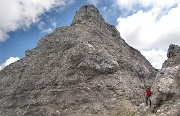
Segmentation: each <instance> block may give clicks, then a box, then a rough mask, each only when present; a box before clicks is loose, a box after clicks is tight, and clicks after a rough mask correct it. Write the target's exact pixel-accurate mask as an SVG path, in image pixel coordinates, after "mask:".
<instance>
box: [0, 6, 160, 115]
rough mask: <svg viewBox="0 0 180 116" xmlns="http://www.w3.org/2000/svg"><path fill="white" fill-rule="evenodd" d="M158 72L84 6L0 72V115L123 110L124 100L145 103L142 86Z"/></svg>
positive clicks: (97, 13) (94, 112)
mask: <svg viewBox="0 0 180 116" xmlns="http://www.w3.org/2000/svg"><path fill="white" fill-rule="evenodd" d="M156 73H157V72H156V70H155V69H154V68H153V67H152V65H151V64H150V63H149V62H148V61H147V60H146V59H145V57H144V56H143V55H141V53H140V52H139V51H138V50H136V49H135V48H133V47H131V46H129V45H128V44H127V43H126V42H125V41H124V40H123V39H122V38H121V37H120V34H119V32H118V31H117V29H116V28H115V27H114V26H112V25H110V24H108V23H107V22H105V20H104V19H103V17H102V16H101V15H100V14H99V11H98V9H96V8H95V7H94V6H92V5H86V6H83V7H81V8H80V9H79V11H77V12H76V15H75V17H74V19H73V21H72V24H71V25H70V26H65V27H60V28H57V29H55V30H54V31H53V32H52V33H51V34H48V35H46V36H45V37H43V38H42V39H41V40H40V41H39V42H38V44H37V47H36V48H34V49H32V50H27V51H26V56H25V57H24V58H23V59H21V60H18V61H16V62H15V63H13V64H11V65H9V66H7V67H5V68H4V69H3V70H2V71H0V114H1V116H91V115H92V116H95V115H97V116H108V115H110V116H112V115H116V114H120V113H121V112H119V110H120V109H121V108H124V107H125V106H127V104H126V103H128V104H131V105H130V106H132V107H135V106H138V105H139V104H140V103H142V102H144V101H143V97H142V96H143V95H144V86H145V85H146V84H152V81H153V80H154V78H155V76H156ZM123 101H125V102H123ZM125 104H126V105H125ZM128 107H129V105H128ZM125 109H126V108H125ZM130 109H132V108H130ZM120 111H121V110H120ZM122 112H123V111H122ZM129 113H130V112H129Z"/></svg>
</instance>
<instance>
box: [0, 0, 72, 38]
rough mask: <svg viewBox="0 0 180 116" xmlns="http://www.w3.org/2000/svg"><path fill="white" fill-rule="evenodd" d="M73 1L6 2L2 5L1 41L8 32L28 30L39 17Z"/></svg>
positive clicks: (16, 0)
mask: <svg viewBox="0 0 180 116" xmlns="http://www.w3.org/2000/svg"><path fill="white" fill-rule="evenodd" d="M72 2H73V0H4V1H1V4H0V14H1V17H0V41H5V40H6V39H7V38H8V37H9V36H8V32H11V31H16V30H17V29H27V28H29V27H30V25H31V24H32V23H36V22H37V21H39V16H40V15H42V14H43V13H45V12H47V11H50V10H51V9H52V8H55V7H64V6H66V5H67V4H69V3H72Z"/></svg>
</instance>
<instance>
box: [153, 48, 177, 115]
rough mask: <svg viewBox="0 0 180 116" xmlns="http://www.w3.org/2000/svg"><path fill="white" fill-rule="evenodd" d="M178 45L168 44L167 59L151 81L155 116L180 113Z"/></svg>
mask: <svg viewBox="0 0 180 116" xmlns="http://www.w3.org/2000/svg"><path fill="white" fill-rule="evenodd" d="M179 51H180V47H179V46H178V45H170V46H169V49H168V53H167V57H168V59H167V60H166V61H165V62H164V64H163V66H162V69H161V70H160V71H159V73H158V74H157V76H156V79H155V81H154V83H153V91H155V94H154V95H153V97H152V99H153V103H154V108H155V109H156V110H157V112H156V115H157V116H170V115H171V116H179V115H180V107H179V106H180V78H179V77H180V73H179V71H180V53H179Z"/></svg>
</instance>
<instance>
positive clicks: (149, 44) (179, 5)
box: [116, 0, 180, 68]
mask: <svg viewBox="0 0 180 116" xmlns="http://www.w3.org/2000/svg"><path fill="white" fill-rule="evenodd" d="M116 2H117V5H118V6H119V8H120V9H121V10H123V9H124V10H125V12H126V11H128V13H127V14H126V15H124V14H122V15H121V16H119V18H118V19H117V22H118V24H117V26H116V27H117V29H118V30H119V31H120V33H121V37H122V38H123V39H125V41H126V42H127V43H128V44H129V45H131V46H133V47H134V48H137V49H138V50H140V51H143V52H142V53H143V54H144V55H145V56H146V58H147V59H148V60H149V61H150V62H151V63H152V64H153V66H155V67H156V68H159V67H160V66H161V65H162V62H164V59H165V57H166V54H165V53H166V51H167V49H168V46H169V45H170V44H177V45H180V41H179V38H180V26H179V25H180V22H179V20H180V17H178V15H177V14H179V12H180V1H177V0H165V1H164V0H151V1H144V0H126V1H122V0H117V1H116ZM136 5H137V6H138V8H136V7H135V6H136ZM153 48H154V49H156V50H152V49H153ZM161 50H162V51H164V52H162V51H161ZM160 51H161V53H160ZM148 54H151V56H149V55H148ZM159 54H161V55H160V56H161V57H159ZM155 56H158V58H157V57H155ZM160 61H162V62H160Z"/></svg>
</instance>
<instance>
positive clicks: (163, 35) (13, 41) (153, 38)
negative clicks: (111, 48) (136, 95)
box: [0, 0, 180, 70]
mask: <svg viewBox="0 0 180 116" xmlns="http://www.w3.org/2000/svg"><path fill="white" fill-rule="evenodd" d="M0 3H1V4H0V70H1V69H3V68H4V67H5V66H7V65H9V64H10V63H12V62H15V61H17V60H19V59H21V58H23V57H24V56H25V51H26V50H29V49H32V48H35V47H36V44H37V42H38V41H39V40H40V39H41V38H42V37H43V36H45V35H46V34H47V33H51V32H52V31H53V30H54V29H55V28H57V27H62V26H69V25H70V23H71V22H72V20H73V17H74V14H75V12H76V11H77V10H78V9H79V8H80V7H81V6H83V5H87V4H93V5H94V6H96V7H97V8H98V9H99V11H100V13H101V15H102V16H103V17H104V19H105V20H106V21H107V22H108V23H109V24H112V25H114V26H116V28H117V29H118V30H119V31H120V34H121V37H122V38H123V39H124V40H125V41H126V42H127V43H128V44H129V45H130V46H132V47H134V48H136V49H138V50H139V51H141V53H142V54H143V55H144V56H145V57H146V58H147V59H148V60H149V61H150V62H151V64H152V65H153V66H154V67H155V68H161V66H162V63H163V62H164V60H166V53H167V49H168V47H169V45H170V44H176V45H180V17H179V14H180V1H179V0H0Z"/></svg>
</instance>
